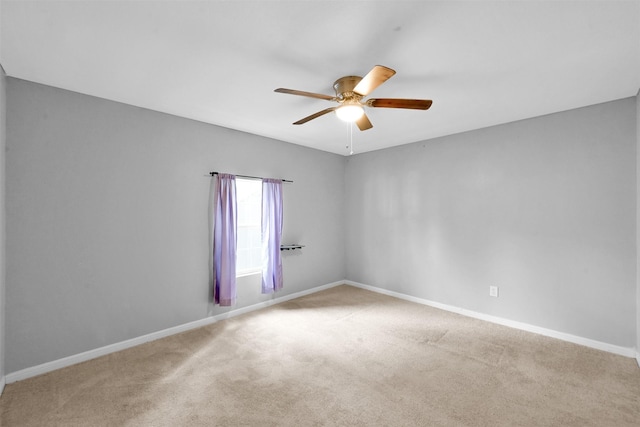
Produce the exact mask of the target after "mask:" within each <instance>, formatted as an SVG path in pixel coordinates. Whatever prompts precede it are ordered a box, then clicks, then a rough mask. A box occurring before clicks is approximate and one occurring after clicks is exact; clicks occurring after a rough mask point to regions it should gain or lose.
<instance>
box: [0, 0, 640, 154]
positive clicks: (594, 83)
mask: <svg viewBox="0 0 640 427" xmlns="http://www.w3.org/2000/svg"><path fill="white" fill-rule="evenodd" d="M0 16H1V26H2V28H1V32H0V36H1V39H0V63H1V64H2V66H3V67H4V69H5V71H6V73H7V74H8V75H9V76H12V77H17V78H21V79H25V80H30V81H34V82H38V83H44V84H47V85H51V86H56V87H60V88H64V89H68V90H72V91H76V92H80V93H84V94H89V95H94V96H98V97H101V98H106V99H110V100H114V101H119V102H124V103H127V104H131V105H136V106H140V107H145V108H149V109H152V110H157V111H161V112H165V113H170V114H175V115H178V116H182V117H187V118H191V119H195V120H199V121H203V122H207V123H212V124H216V125H220V126H224V127H228V128H233V129H238V130H241V131H245V132H250V133H254V134H258V135H263V136H267V137H271V138H275V139H279V140H282V141H287V142H291V143H294V144H300V145H304V146H308V147H313V148H316V149H320V150H325V151H329V152H334V153H338V154H343V155H347V154H348V153H349V151H348V150H347V149H346V145H347V144H348V143H349V125H347V124H345V123H343V122H341V121H339V120H338V118H337V117H335V115H334V114H327V115H325V116H322V117H320V118H318V119H315V120H313V121H311V122H309V123H307V124H304V125H301V126H293V125H292V123H293V122H294V121H296V120H298V119H301V118H302V117H305V116H307V115H309V114H312V113H314V112H316V111H319V110H322V109H324V108H327V107H329V106H332V105H333V104H331V103H330V102H329V101H324V100H320V99H312V98H305V97H299V96H291V95H285V94H278V93H274V92H273V90H274V89H275V88H278V87H285V88H290V89H298V90H303V91H309V92H318V93H325V94H328V95H333V94H334V93H333V89H332V84H333V82H334V81H335V80H336V79H337V78H339V77H342V76H345V75H360V76H363V75H365V74H366V73H367V72H368V71H369V70H370V69H371V68H372V67H373V66H374V65H376V64H381V65H385V66H388V67H391V68H393V69H395V70H396V72H397V74H396V75H395V76H394V77H392V78H391V79H390V80H388V81H387V82H386V83H385V84H384V85H382V86H380V87H379V88H378V89H376V90H375V91H374V93H373V94H372V95H371V97H389V98H393V97H397V98H426V99H432V100H433V106H432V107H431V109H430V110H428V111H414V110H392V109H383V108H378V109H368V111H367V114H368V115H369V118H370V120H371V122H372V123H373V126H374V127H373V129H370V130H367V131H364V132H360V131H358V129H357V128H355V127H354V132H353V144H354V150H355V152H365V151H371V150H377V149H381V148H385V147H390V146H395V145H400V144H405V143H410V142H414V141H420V140H425V139H429V138H434V137H438V136H443V135H448V134H453V133H458V132H464V131H467V130H472V129H478V128H482V127H487V126H492V125H496V124H500V123H506V122H511V121H515V120H520V119H525V118H529V117H535V116H540V115H544V114H549V113H553V112H557V111H563V110H568V109H572V108H577V107H582V106H586V105H591V104H597V103H601V102H606V101H611V100H615V99H621V98H625V97H630V96H634V95H636V93H637V92H638V89H639V88H640V1H611V0H606V1H595V0H588V1H541V0H537V1H421V2H419V1H397V0H396V1H256V2H253V1H238V0H236V1H166V0H165V1H150V0H144V1H142V0H140V1H131V0H130V1H89V0H86V1H77V0H76V1H56V0H49V1H28V0H27V1H25V0H21V1H14V0H8V1H7V0H2V1H1V3H0Z"/></svg>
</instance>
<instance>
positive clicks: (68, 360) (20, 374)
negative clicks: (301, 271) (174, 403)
mask: <svg viewBox="0 0 640 427" xmlns="http://www.w3.org/2000/svg"><path fill="white" fill-rule="evenodd" d="M343 284H345V282H344V281H343V280H341V281H339V282H333V283H329V284H326V285H322V286H318V287H315V288H311V289H307V290H304V291H301V292H296V293H293V294H289V295H285V296H282V297H278V298H274V299H271V300H269V301H265V302H261V303H258V304H253V305H250V306H248V307H242V308H238V309H236V310H231V311H228V312H226V313H222V314H218V315H215V316H211V317H206V318H204V319H200V320H196V321H194V322H189V323H185V324H183V325H179V326H174V327H172V328H168V329H164V330H162V331H157V332H152V333H150V334H147V335H142V336H139V337H136V338H132V339H129V340H126V341H121V342H118V343H115V344H110V345H107V346H104V347H100V348H96V349H93V350H89V351H85V352H83V353H78V354H74V355H72V356H68V357H64V358H62V359H58V360H53V361H51V362H46V363H43V364H41V365H37V366H32V367H30V368H26V369H22V370H20V371H16V372H12V373H9V374H7V375H6V376H5V377H4V378H3V379H2V382H1V383H0V385H2V387H4V384H5V381H6V384H11V383H14V382H16V381H21V380H26V379H27V378H31V377H35V376H37V375H42V374H46V373H47V372H51V371H55V370H57V369H61V368H65V367H67V366H71V365H75V364H76V363H80V362H86V361H87V360H91V359H95V358H97V357H100V356H105V355H107V354H110V353H115V352H117V351H121V350H125V349H127V348H131V347H135V346H137V345H140V344H144V343H147V342H149V341H155V340H158V339H160V338H165V337H168V336H171V335H174V334H179V333H180V332H185V331H189V330H191V329H196V328H200V327H202V326H207V325H210V324H212V323H216V322H217V321H219V320H224V319H229V318H231V317H234V316H239V315H241V314H245V313H249V312H251V311H255V310H259V309H261V308H265V307H269V306H272V305H275V304H280V303H283V302H285V301H289V300H291V299H294V298H299V297H302V296H305V295H309V294H313V293H316V292H320V291H323V290H325V289H329V288H332V287H335V286H338V285H343Z"/></svg>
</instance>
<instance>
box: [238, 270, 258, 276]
mask: <svg viewBox="0 0 640 427" xmlns="http://www.w3.org/2000/svg"><path fill="white" fill-rule="evenodd" d="M258 274H262V270H247V271H242V272H240V273H236V278H238V277H246V276H255V275H258Z"/></svg>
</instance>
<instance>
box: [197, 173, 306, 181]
mask: <svg viewBox="0 0 640 427" xmlns="http://www.w3.org/2000/svg"><path fill="white" fill-rule="evenodd" d="M218 173H220V172H209V175H211V176H213V175H217V174H218ZM236 176H237V177H239V178H249V179H264V178H262V177H260V176H251V175H236ZM282 182H291V183H293V181H289V180H288V179H283V180H282Z"/></svg>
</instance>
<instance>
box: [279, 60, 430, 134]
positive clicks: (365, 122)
mask: <svg viewBox="0 0 640 427" xmlns="http://www.w3.org/2000/svg"><path fill="white" fill-rule="evenodd" d="M395 73H396V72H395V71H394V70H392V69H391V68H388V67H384V66H382V65H376V66H375V67H373V69H372V70H371V71H369V72H368V73H367V75H366V76H364V77H360V76H345V77H340V78H339V79H338V80H336V81H335V82H334V83H333V89H334V90H335V92H336V96H331V95H323V94H321V93H312V92H304V91H301V90H293V89H285V88H278V89H275V92H278V93H288V94H290V95H300V96H307V97H310V98H318V99H324V100H327V101H335V102H338V103H339V104H340V105H337V106H335V107H329V108H325V109H324V110H322V111H318V112H317V113H314V114H311V115H310V116H307V117H305V118H303V119H300V120H298V121H297V122H294V123H293V124H294V125H301V124H304V123H307V122H308V121H310V120H313V119H315V118H318V117H320V116H324V115H325V114H327V113H330V112H332V111H335V112H336V115H337V116H338V117H339V118H340V119H342V120H344V121H346V122H355V123H356V125H358V128H359V129H360V130H367V129H371V128H372V127H373V125H372V124H371V122H370V121H369V118H368V117H367V115H366V114H365V112H364V107H365V106H366V107H372V108H405V109H410V110H428V109H429V107H431V104H432V101H431V100H428V99H402V98H372V99H368V100H366V101H365V100H363V98H364V97H366V96H367V95H369V94H370V93H371V92H373V90H374V89H375V88H377V87H378V86H380V85H381V84H382V83H384V82H386V81H387V80H389V79H390V78H391V77H392V76H393V75H394V74H395Z"/></svg>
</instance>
